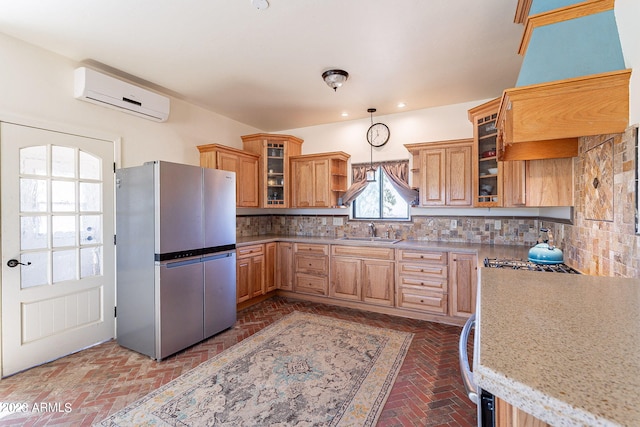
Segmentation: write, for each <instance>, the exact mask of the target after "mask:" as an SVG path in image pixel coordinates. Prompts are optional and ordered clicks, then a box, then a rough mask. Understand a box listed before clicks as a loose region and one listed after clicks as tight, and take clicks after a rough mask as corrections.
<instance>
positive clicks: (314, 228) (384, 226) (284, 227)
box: [236, 215, 540, 246]
mask: <svg viewBox="0 0 640 427" xmlns="http://www.w3.org/2000/svg"><path fill="white" fill-rule="evenodd" d="M370 223H371V221H362V220H350V219H349V216H348V215H340V216H333V215H331V216H330V215H326V216H325V215H247V216H238V217H237V222H236V227H237V229H236V231H237V235H238V236H257V235H262V234H279V235H286V236H318V237H345V236H368V235H370V234H369V233H370V228H369V224H370ZM374 224H375V228H376V235H377V236H381V237H386V236H387V232H388V233H389V236H390V237H393V238H399V239H408V240H430V241H437V242H458V243H488V244H500V245H528V246H532V245H533V244H535V243H536V240H537V238H538V229H539V224H540V220H539V219H538V218H525V217H459V216H438V217H432V216H417V215H414V216H413V217H412V219H411V221H375V222H374Z"/></svg>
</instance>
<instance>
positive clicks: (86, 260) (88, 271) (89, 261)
mask: <svg viewBox="0 0 640 427" xmlns="http://www.w3.org/2000/svg"><path fill="white" fill-rule="evenodd" d="M100 275H102V247H100V246H98V247H92V248H82V249H80V277H81V278H83V277H89V276H100Z"/></svg>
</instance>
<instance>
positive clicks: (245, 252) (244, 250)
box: [236, 245, 264, 258]
mask: <svg viewBox="0 0 640 427" xmlns="http://www.w3.org/2000/svg"><path fill="white" fill-rule="evenodd" d="M262 253H264V245H251V246H243V247H241V248H236V255H237V257H238V258H243V257H247V256H252V255H257V254H262Z"/></svg>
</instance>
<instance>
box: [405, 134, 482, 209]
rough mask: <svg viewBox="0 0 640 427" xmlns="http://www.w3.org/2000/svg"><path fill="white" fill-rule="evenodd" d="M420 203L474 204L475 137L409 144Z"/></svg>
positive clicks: (435, 204) (422, 204)
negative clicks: (473, 152) (473, 153)
mask: <svg viewBox="0 0 640 427" xmlns="http://www.w3.org/2000/svg"><path fill="white" fill-rule="evenodd" d="M405 147H406V148H407V150H409V152H410V153H411V155H412V156H413V169H412V172H413V180H414V183H413V185H414V186H416V180H417V181H418V190H419V193H420V206H471V202H472V196H471V194H472V191H471V182H472V164H471V153H472V147H473V140H472V139H458V140H450V141H441V142H425V143H419V144H405Z"/></svg>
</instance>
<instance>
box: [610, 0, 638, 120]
mask: <svg viewBox="0 0 640 427" xmlns="http://www.w3.org/2000/svg"><path fill="white" fill-rule="evenodd" d="M615 16H616V22H617V24H618V32H619V34H620V42H621V44H622V52H623V54H624V61H625V65H626V67H627V68H636V69H640V43H638V40H640V26H638V18H639V17H640V2H639V1H638V0H616V2H615ZM629 93H630V105H629V124H630V125H633V124H638V123H640V73H638V71H637V70H634V71H633V72H632V73H631V83H630V85H629Z"/></svg>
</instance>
